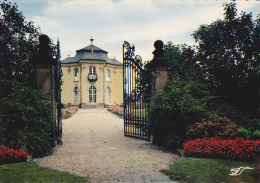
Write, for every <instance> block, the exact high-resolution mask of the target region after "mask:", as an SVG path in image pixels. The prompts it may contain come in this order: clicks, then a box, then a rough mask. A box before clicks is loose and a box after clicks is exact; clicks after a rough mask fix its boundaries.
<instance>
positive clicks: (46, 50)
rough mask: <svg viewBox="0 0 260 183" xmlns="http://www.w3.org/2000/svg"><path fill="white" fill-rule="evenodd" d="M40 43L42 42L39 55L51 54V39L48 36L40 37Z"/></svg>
mask: <svg viewBox="0 0 260 183" xmlns="http://www.w3.org/2000/svg"><path fill="white" fill-rule="evenodd" d="M39 41H40V44H39V53H40V54H50V49H51V48H50V46H49V43H50V38H49V37H48V36H47V35H45V34H42V35H40V36H39Z"/></svg>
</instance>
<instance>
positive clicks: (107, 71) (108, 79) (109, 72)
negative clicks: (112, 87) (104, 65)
mask: <svg viewBox="0 0 260 183" xmlns="http://www.w3.org/2000/svg"><path fill="white" fill-rule="evenodd" d="M106 81H108V82H110V81H111V70H109V69H107V70H106Z"/></svg>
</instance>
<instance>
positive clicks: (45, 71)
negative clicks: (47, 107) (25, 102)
mask: <svg viewBox="0 0 260 183" xmlns="http://www.w3.org/2000/svg"><path fill="white" fill-rule="evenodd" d="M39 41H40V44H39V52H38V54H37V55H36V56H35V57H34V59H33V63H34V68H35V80H36V83H37V85H38V87H39V88H40V89H41V90H42V91H43V92H44V93H45V94H46V95H47V96H48V97H49V98H50V100H52V98H54V97H53V94H54V92H53V91H52V90H53V89H54V87H53V80H54V78H53V77H54V59H53V58H52V56H51V53H50V51H51V50H50V49H51V48H50V46H49V43H50V39H49V37H48V36H47V35H41V36H40V37H39Z"/></svg>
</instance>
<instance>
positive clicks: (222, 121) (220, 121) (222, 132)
mask: <svg viewBox="0 0 260 183" xmlns="http://www.w3.org/2000/svg"><path fill="white" fill-rule="evenodd" d="M201 121H202V122H198V123H196V124H194V125H192V126H189V127H188V132H187V133H186V135H187V139H189V140H195V139H197V138H203V137H207V138H210V137H221V138H223V139H236V138H239V137H241V134H240V133H239V131H238V125H236V124H235V123H234V122H233V121H231V120H229V119H228V118H226V117H224V118H222V117H219V116H217V115H216V114H215V115H210V116H209V117H208V119H202V120H201Z"/></svg>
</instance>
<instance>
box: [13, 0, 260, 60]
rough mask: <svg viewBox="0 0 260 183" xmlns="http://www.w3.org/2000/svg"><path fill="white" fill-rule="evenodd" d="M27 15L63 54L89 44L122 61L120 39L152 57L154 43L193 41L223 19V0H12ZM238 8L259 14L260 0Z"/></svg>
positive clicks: (242, 1) (241, 2)
mask: <svg viewBox="0 0 260 183" xmlns="http://www.w3.org/2000/svg"><path fill="white" fill-rule="evenodd" d="M11 2H13V3H16V4H17V5H18V9H19V10H20V11H22V12H23V14H24V16H25V17H26V18H27V20H31V21H33V22H34V25H39V26H40V28H41V31H42V33H44V34H47V35H48V36H49V37H50V38H51V39H53V40H54V41H55V42H56V40H57V38H59V40H60V44H61V56H62V58H61V59H64V58H66V57H67V55H68V54H69V55H70V56H75V53H76V50H78V49H80V48H83V47H85V46H87V45H89V44H90V40H89V39H90V37H91V36H93V38H94V39H95V40H94V45H96V46H98V47H100V48H101V49H104V50H106V51H108V55H109V57H111V58H112V57H114V56H115V57H116V59H117V60H119V61H121V62H122V44H123V41H128V42H129V43H131V44H134V45H135V47H136V52H135V53H136V54H138V55H141V57H142V58H143V61H146V60H151V59H152V58H153V55H152V52H153V50H154V47H153V43H154V41H156V40H157V39H160V40H162V41H163V42H164V43H167V42H168V41H172V42H173V43H174V44H184V43H186V44H188V45H194V44H195V41H194V39H193V38H192V36H191V34H192V33H193V31H195V30H197V29H198V28H199V26H200V25H202V24H210V23H212V22H213V21H215V20H217V19H223V13H224V10H223V3H225V2H230V1H224V0H218V1H216V0H186V1H185V0H182V1H181V0H11ZM236 3H237V9H238V13H239V14H240V12H241V11H245V12H246V13H250V12H252V14H253V16H254V19H256V16H257V14H260V11H259V10H260V1H256V0H251V1H250V0H249V1H245V0H238V1H237V2H236Z"/></svg>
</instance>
